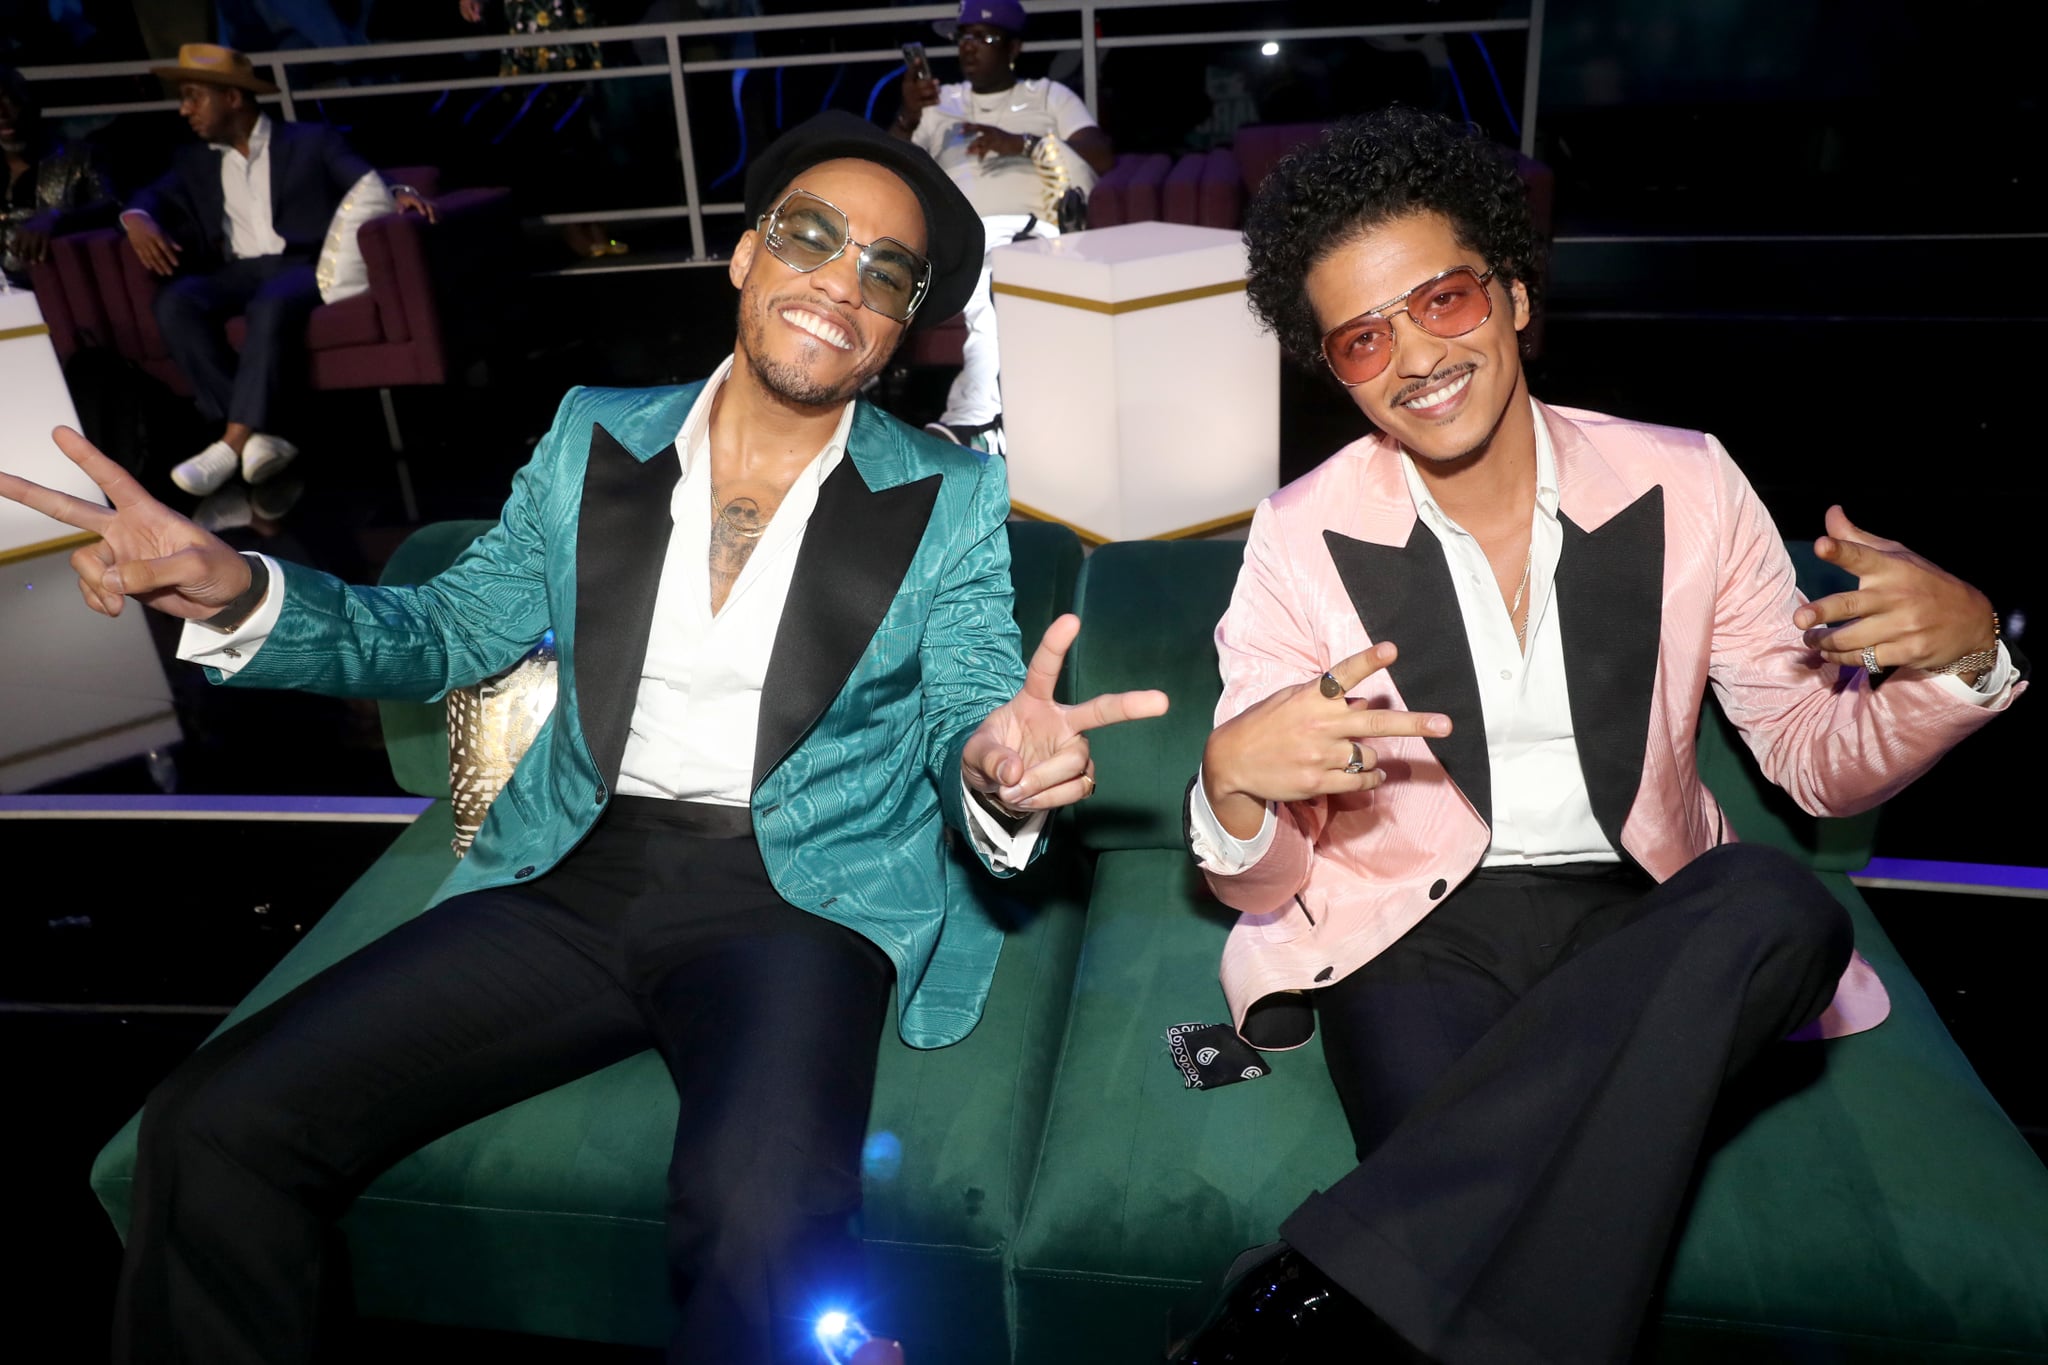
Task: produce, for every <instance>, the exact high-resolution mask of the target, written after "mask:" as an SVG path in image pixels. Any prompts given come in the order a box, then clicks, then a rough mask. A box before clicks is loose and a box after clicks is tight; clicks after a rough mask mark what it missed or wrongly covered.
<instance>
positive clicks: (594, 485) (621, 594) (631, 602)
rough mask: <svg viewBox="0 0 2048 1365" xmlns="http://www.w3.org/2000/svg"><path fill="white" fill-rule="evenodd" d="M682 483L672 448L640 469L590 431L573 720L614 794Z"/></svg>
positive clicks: (579, 551) (572, 642) (579, 536)
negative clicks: (674, 504) (671, 505)
mask: <svg viewBox="0 0 2048 1365" xmlns="http://www.w3.org/2000/svg"><path fill="white" fill-rule="evenodd" d="M681 477H682V465H681V464H680V463H679V462H678V461H677V459H676V450H675V447H674V446H672V445H671V446H667V447H664V448H663V449H662V450H660V451H659V452H657V453H656V454H654V455H653V456H651V457H649V458H648V459H647V460H645V461H644V462H643V461H641V460H637V459H635V458H634V457H633V453H632V452H631V451H629V450H627V449H626V448H625V447H624V446H622V445H620V444H619V443H618V441H617V440H616V439H615V438H614V437H613V436H612V434H611V433H610V432H609V431H606V430H605V429H604V428H603V427H602V426H600V425H598V424H597V423H595V422H592V423H591V424H590V463H589V466H588V467H587V468H586V469H585V470H584V473H583V505H582V508H581V510H580V511H578V513H577V516H576V620H575V627H574V630H573V631H572V633H571V634H570V637H569V642H568V645H567V648H568V650H569V651H570V661H571V667H572V673H571V676H572V677H573V678H574V679H575V688H576V716H577V719H578V721H579V722H580V723H581V724H582V727H583V738H584V740H585V741H586V742H587V743H588V744H589V745H590V756H591V757H592V758H593V759H595V760H596V761H597V770H598V772H599V773H600V774H602V775H603V777H604V780H605V783H606V785H608V786H609V785H614V784H616V783H617V781H618V777H619V764H620V762H621V761H623V760H624V758H625V756H626V734H627V729H628V727H629V726H630V725H631V723H632V720H633V704H634V701H635V700H636V699H637V697H638V696H639V692H640V669H641V666H642V664H643V663H644V662H645V661H646V658H647V635H648V632H649V630H651V629H652V628H653V625H654V600H655V598H656V597H657V596H658V595H659V594H660V591H661V566H662V564H663V562H664V561H665V560H666V559H667V558H668V542H669V533H670V532H671V531H672V530H673V529H674V527H673V522H672V520H671V518H670V514H669V502H670V499H671V497H672V496H673V494H674V493H675V488H676V482H677V480H679V479H680V478H681Z"/></svg>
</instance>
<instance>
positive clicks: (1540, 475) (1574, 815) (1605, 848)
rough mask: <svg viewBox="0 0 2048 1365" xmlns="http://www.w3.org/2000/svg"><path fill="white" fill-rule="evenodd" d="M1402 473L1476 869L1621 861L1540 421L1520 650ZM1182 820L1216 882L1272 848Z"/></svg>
mask: <svg viewBox="0 0 2048 1365" xmlns="http://www.w3.org/2000/svg"><path fill="white" fill-rule="evenodd" d="M1401 473H1402V475H1403V476H1404V477H1405V478H1406V480H1407V483H1408V495H1409V497H1410V498H1412V499H1413V500H1414V503H1415V511H1416V515H1417V516H1418V517H1420V518H1421V520H1422V522H1423V524H1424V525H1425V526H1427V527H1428V528H1429V529H1430V530H1431V531H1432V532H1433V533H1435V535H1436V538H1437V541H1438V543H1439V544H1441V545H1442V547H1443V553H1444V562H1445V564H1446V565H1447V566H1448V567H1449V569H1450V571H1451V582H1452V583H1453V584H1454V585H1455V587H1456V589H1457V593H1458V611H1459V614H1460V615H1461V616H1463V618H1464V621H1465V638H1466V641H1467V643H1468V644H1469V645H1470V647H1471V650H1472V665H1473V669H1474V671H1475V672H1476V673H1477V674H1478V679H1479V705H1480V710H1481V712H1482V714H1483V716H1484V718H1485V722H1486V755H1487V761H1488V764H1489V767H1490V769H1491V772H1492V779H1493V810H1492V812H1491V814H1492V817H1493V840H1492V842H1491V843H1490V844H1488V845H1487V849H1486V856H1485V857H1484V858H1483V859H1481V861H1480V866H1482V867H1520V866H1540V865H1547V864H1552V863H1599V862H1604V863H1611V862H1618V861H1620V857H1621V855H1620V854H1619V853H1618V852H1617V851H1616V850H1615V848H1614V845H1613V844H1612V843H1610V842H1609V841H1608V839H1607V836H1606V834H1605V833H1604V832H1603V831H1602V830H1601V828H1600V823H1599V821H1598V820H1596V819H1595V818H1594V817H1593V801H1592V797H1591V796H1590V795H1589V794H1588V793H1587V791H1586V777H1585V774H1584V772H1583V771H1581V769H1580V767H1579V753H1578V744H1577V740H1576V738H1575V737H1574V732H1573V730H1572V713H1571V696H1570V692H1569V690H1568V688H1567V683H1566V678H1565V668H1564V634H1563V630H1562V628H1561V627H1560V626H1559V624H1558V610H1557V599H1556V595H1555V593H1554V592H1553V587H1554V585H1555V581H1556V577H1557V560H1558V555H1559V553H1560V552H1561V551H1562V549H1563V547H1564V527H1563V525H1562V523H1561V522H1559V520H1558V487H1557V456H1556V453H1555V452H1554V451H1553V450H1552V448H1551V444H1550V432H1549V431H1548V430H1547V429H1546V427H1545V425H1544V421H1543V415H1542V414H1541V413H1540V412H1539V413H1537V414H1536V509H1535V511H1534V512H1533V513H1532V514H1531V515H1532V524H1533V537H1532V540H1531V543H1530V549H1531V559H1530V565H1529V616H1528V625H1527V629H1526V630H1525V632H1524V634H1525V637H1526V639H1525V643H1524V644H1522V645H1517V644H1516V642H1515V627H1514V623H1513V622H1512V621H1511V620H1509V619H1508V613H1507V607H1506V604H1505V603H1503V602H1502V601H1501V597H1500V587H1499V585H1498V583H1497V582H1496V581H1495V579H1494V576H1493V569H1492V566H1491V565H1490V564H1489V563H1488V562H1487V559H1486V554H1485V551H1484V550H1482V549H1481V548H1480V545H1479V542H1478V540H1477V539H1475V538H1474V537H1473V536H1472V535H1471V533H1469V532H1468V531H1466V530H1465V529H1464V528H1463V527H1461V526H1459V525H1458V523H1456V522H1455V521H1453V520H1451V518H1450V517H1449V516H1447V515H1446V514H1445V513H1444V510H1443V508H1441V507H1440V506H1438V505H1437V501H1436V499H1435V497H1433V496H1432V495H1431V494H1430V491H1429V487H1428V485H1427V484H1425V483H1423V481H1422V476H1421V475H1420V474H1419V473H1417V472H1416V468H1415V461H1414V460H1413V458H1411V457H1410V456H1409V454H1408V452H1407V451H1405V450H1404V451H1402V452H1401ZM2011 673H2012V667H2011V662H2010V660H2009V659H2008V658H2007V657H2006V654H2005V647H2004V645H2002V644H2001V645H2000V646H1999V658H1998V663H1997V665H1996V666H1994V667H1993V668H1991V669H1990V670H1988V671H1987V672H1986V674H1985V676H1984V677H1982V678H1980V679H1979V680H1978V683H1977V686H1975V687H1974V688H1973V687H1971V686H1970V685H1969V684H1967V683H1965V682H1963V681H1962V679H1960V678H1956V677H1953V676H1949V675H1942V676H1941V678H1940V679H1939V681H1940V682H1941V683H1943V684H1945V685H1947V686H1948V687H1950V688H1951V689H1952V690H1953V691H1954V693H1955V694H1956V695H1957V696H1959V697H1967V698H1969V699H1971V700H1974V701H1976V702H1978V703H1980V704H1987V705H1988V704H1989V703H1990V702H1992V701H1993V700H1995V699H1996V698H1997V697H1998V696H1999V695H2000V693H2001V692H2003V690H2004V688H2005V685H2006V683H2007V682H2009V681H2010V680H2011ZM1406 700H1407V701H1408V702H1409V704H1410V705H1424V704H1426V700H1427V699H1425V698H1413V697H1411V698H1407V699H1406ZM1189 815H1190V824H1191V825H1192V827H1193V829H1192V832H1193V835H1194V841H1193V848H1194V853H1195V856H1196V858H1197V859H1199V860H1200V861H1201V863H1202V866H1203V867H1205V868H1207V869H1209V870H1210V871H1212V872H1217V873H1221V874H1223V875H1226V876H1228V875H1230V874H1233V873H1237V872H1242V871H1244V870H1245V869H1246V868H1248V867H1250V866H1252V865H1253V864H1254V863H1256V862H1258V860H1259V859H1260V858H1262V857H1264V856H1265V853H1266V850H1267V849H1268V848H1269V847H1271V846H1272V842H1273V832H1274V830H1275V828H1276V819H1275V815H1274V810H1273V807H1272V805H1271V804H1270V803H1269V804H1268V805H1267V808H1266V818H1265V820H1264V821H1263V822H1262V823H1261V825H1260V827H1259V831H1258V833H1257V834H1255V835H1253V836H1252V837H1251V838H1250V839H1239V838H1236V837H1235V836H1233V835H1232V834H1231V833H1230V831H1228V830H1226V829H1224V828H1223V824H1222V822H1221V821H1220V820H1218V819H1217V818H1216V813H1215V811H1214V810H1213V809H1212V808H1211V807H1210V805H1209V798H1208V794H1207V793H1206V792H1205V791H1204V790H1203V787H1202V784H1201V782H1200V781H1199V780H1197V782H1196V783H1195V791H1194V797H1193V800H1192V801H1191V802H1190V803H1189Z"/></svg>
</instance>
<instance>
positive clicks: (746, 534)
mask: <svg viewBox="0 0 2048 1365" xmlns="http://www.w3.org/2000/svg"><path fill="white" fill-rule="evenodd" d="M711 501H712V503H713V504H714V505H715V506H718V511H717V516H718V519H719V520H720V521H722V522H724V523H725V524H726V525H727V526H728V527H730V528H731V529H732V533H733V534H734V535H736V536H738V537H740V538H741V539H742V540H759V539H760V538H761V537H762V536H764V535H766V534H768V523H767V522H765V521H762V520H760V516H761V513H760V508H759V507H758V506H757V507H755V509H754V512H753V518H752V520H751V521H747V520H742V518H743V517H745V516H746V515H747V514H746V513H744V512H742V513H735V512H734V511H733V508H735V507H737V506H738V505H739V504H740V502H741V501H745V502H752V501H753V499H752V498H746V499H735V500H734V501H732V502H729V503H725V504H723V505H718V490H717V489H716V488H713V489H712V490H711ZM1515 600H1516V601H1518V602H1519V601H1520V600H1521V599H1520V598H1516V599H1515Z"/></svg>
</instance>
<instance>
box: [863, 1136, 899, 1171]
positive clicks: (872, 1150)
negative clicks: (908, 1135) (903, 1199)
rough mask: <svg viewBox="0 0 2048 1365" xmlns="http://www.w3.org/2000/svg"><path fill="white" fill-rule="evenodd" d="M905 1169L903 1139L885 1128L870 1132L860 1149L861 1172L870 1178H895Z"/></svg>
mask: <svg viewBox="0 0 2048 1365" xmlns="http://www.w3.org/2000/svg"><path fill="white" fill-rule="evenodd" d="M902 1170H903V1140H902V1139H901V1138H899V1137H897V1136H896V1135H895V1134H894V1133H891V1132H888V1131H887V1130H884V1131H882V1132H879V1133H870V1134H868V1140H867V1144H866V1145H865V1146H863V1147H862V1148H861V1149H860V1172H861V1175H862V1176H863V1177H865V1178H866V1179H869V1180H894V1179H895V1178H896V1177H897V1175H898V1174H900V1173H901V1172H902Z"/></svg>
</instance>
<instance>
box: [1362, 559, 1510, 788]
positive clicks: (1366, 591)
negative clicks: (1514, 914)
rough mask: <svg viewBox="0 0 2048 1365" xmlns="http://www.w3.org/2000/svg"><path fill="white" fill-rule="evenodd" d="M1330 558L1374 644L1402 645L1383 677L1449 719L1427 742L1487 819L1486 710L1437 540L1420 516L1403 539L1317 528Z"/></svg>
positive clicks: (1416, 704)
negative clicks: (1396, 542) (1445, 729)
mask: <svg viewBox="0 0 2048 1365" xmlns="http://www.w3.org/2000/svg"><path fill="white" fill-rule="evenodd" d="M1323 540H1324V542H1325V543H1326V544H1327V545H1328V546H1329V547H1330V558H1331V559H1332V560H1333V561H1335V563H1336V565H1337V576H1338V577H1339V578H1340V579H1342V580H1343V582H1344V591H1345V592H1347V593H1349V594H1350V595H1351V605H1352V607H1353V608H1354V609H1356V611H1357V612H1358V619H1359V620H1360V621H1361V622H1362V623H1364V625H1365V633H1366V634H1367V635H1369V636H1371V637H1372V640H1373V643H1375V644H1378V643H1379V642H1380V641H1382V640H1391V641H1393V642H1394V644H1395V645H1396V646H1398V647H1399V648H1400V651H1401V657H1400V658H1398V659H1396V660H1394V664H1393V667H1392V668H1390V669H1388V670H1387V672H1388V676H1389V677H1391V678H1392V679H1393V682H1394V686H1396V687H1398V688H1400V689H1401V700H1402V702H1403V704H1405V705H1406V706H1407V707H1408V708H1409V709H1410V710H1413V711H1435V712H1441V713H1442V714H1444V715H1446V716H1449V717H1450V718H1451V733H1450V734H1448V735H1446V736H1445V737H1444V738H1442V739H1432V740H1428V741H1426V743H1427V744H1428V745H1429V751H1430V752H1431V753H1433V754H1435V755H1436V757H1437V761H1438V762H1439V763H1442V764H1443V765H1444V771H1445V772H1446V773H1448V774H1449V775H1450V778H1451V781H1453V782H1455V783H1457V784H1458V790H1459V791H1461V792H1463V793H1465V799H1466V800H1468V801H1470V802H1471V803H1472V808H1473V809H1474V810H1476V811H1478V812H1479V818H1480V819H1481V820H1484V821H1486V823H1487V824H1488V825H1489V826H1490V825H1492V823H1493V768H1492V766H1491V761H1490V760H1489V759H1488V757H1487V753H1486V714H1485V712H1484V711H1482V710H1481V709H1480V704H1479V675H1478V674H1477V673H1476V672H1475V671H1474V668H1473V663H1472V642H1471V641H1470V640H1468V639H1466V638H1465V616H1464V613H1463V612H1461V611H1460V610H1459V609H1458V589H1457V586H1456V585H1455V584H1454V583H1452V582H1451V570H1450V566H1449V565H1448V564H1446V563H1445V562H1444V550H1443V545H1442V544H1441V543H1440V542H1439V541H1438V540H1437V538H1436V536H1435V534H1434V533H1432V532H1431V531H1430V529H1429V528H1428V527H1427V526H1424V525H1423V524H1422V522H1421V521H1419V520H1418V521H1417V522H1416V523H1415V529H1414V530H1413V531H1412V532H1410V533H1409V536H1408V543H1407V544H1406V545H1402V546H1398V547H1397V546H1392V545H1377V544H1374V543H1373V542H1372V541H1369V540H1353V539H1351V538H1350V537H1349V536H1342V535H1339V534H1337V533H1336V532H1335V531H1325V532H1323Z"/></svg>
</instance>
